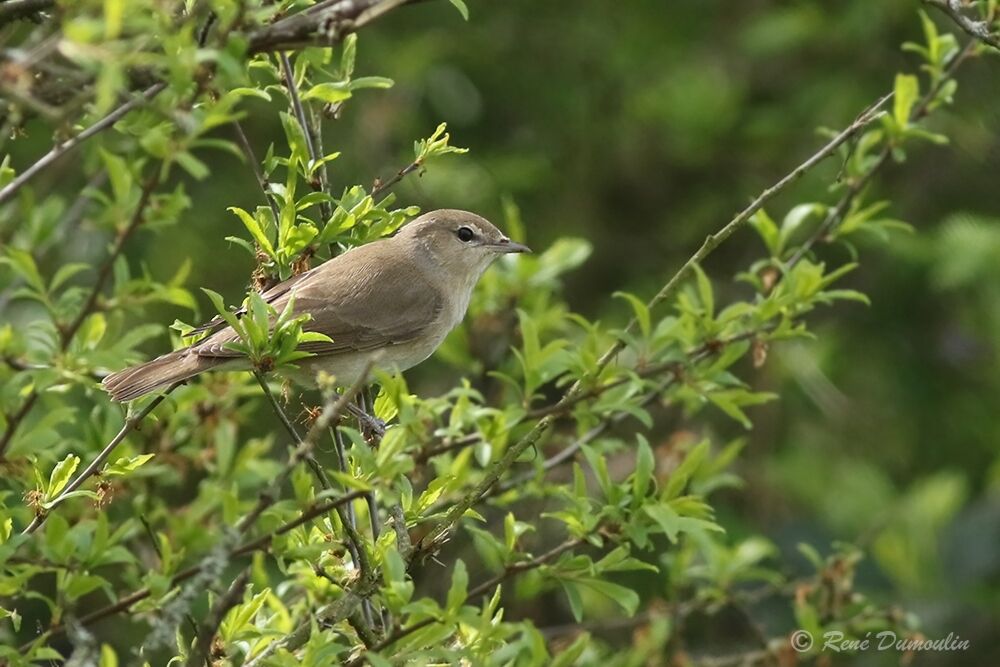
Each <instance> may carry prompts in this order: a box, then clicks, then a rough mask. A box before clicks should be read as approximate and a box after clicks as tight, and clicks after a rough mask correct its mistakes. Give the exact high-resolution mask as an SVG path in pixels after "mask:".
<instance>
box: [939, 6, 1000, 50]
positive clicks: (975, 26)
mask: <svg viewBox="0 0 1000 667" xmlns="http://www.w3.org/2000/svg"><path fill="white" fill-rule="evenodd" d="M923 2H924V4H926V5H930V6H931V7H935V8H937V9H939V10H941V11H942V12H944V13H945V14H947V15H948V17H949V18H950V19H951V20H952V21H953V22H954V23H955V25H957V26H958V27H959V28H961V29H962V30H964V31H965V32H966V34H968V35H969V36H971V37H973V38H975V39H977V40H979V41H980V42H982V43H983V44H986V45H988V46H992V47H993V48H994V49H997V50H1000V36H998V35H997V33H995V32H993V31H992V30H991V27H992V21H991V20H977V19H973V18H971V17H969V16H968V15H967V14H966V13H965V10H966V9H967V8H969V5H968V4H966V3H963V2H962V0H923ZM972 10H973V11H975V7H972Z"/></svg>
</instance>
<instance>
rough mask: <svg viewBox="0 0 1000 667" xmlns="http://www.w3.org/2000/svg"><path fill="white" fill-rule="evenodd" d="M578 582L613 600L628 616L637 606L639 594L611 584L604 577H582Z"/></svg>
mask: <svg viewBox="0 0 1000 667" xmlns="http://www.w3.org/2000/svg"><path fill="white" fill-rule="evenodd" d="M580 583H582V584H583V585H584V586H587V587H588V588H591V589H593V590H595V591H597V592H598V593H600V594H601V595H603V596H605V597H608V598H611V599H612V600H614V601H615V603H617V604H618V606H619V607H621V608H622V610H623V611H624V612H625V613H626V614H628V615H629V616H633V615H634V614H635V612H636V610H637V609H638V608H639V594H638V593H636V592H635V591H634V590H632V589H631V588H626V587H625V586H621V585H619V584H613V583H611V582H610V581H605V580H604V579H584V580H581V582H580Z"/></svg>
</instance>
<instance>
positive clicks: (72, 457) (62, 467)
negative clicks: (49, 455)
mask: <svg viewBox="0 0 1000 667" xmlns="http://www.w3.org/2000/svg"><path fill="white" fill-rule="evenodd" d="M79 465H80V457H79V456H77V455H76V454H69V455H68V456H67V457H66V458H64V459H63V460H62V461H60V462H59V463H57V464H56V467H55V468H53V469H52V473H51V474H50V475H49V484H48V488H47V489H46V490H45V496H46V499H48V500H51V499H52V498H55V497H56V496H57V495H59V493H60V492H61V491H62V490H63V489H64V488H66V485H67V484H69V480H70V478H71V477H72V476H73V473H74V472H76V468H77V466H79Z"/></svg>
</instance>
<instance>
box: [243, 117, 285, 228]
mask: <svg viewBox="0 0 1000 667" xmlns="http://www.w3.org/2000/svg"><path fill="white" fill-rule="evenodd" d="M233 130H235V132H236V140H237V142H238V143H239V145H240V149H241V150H242V151H243V156H244V158H246V161H247V164H248V165H250V168H251V169H252V170H253V175H254V178H256V179H257V184H258V185H259V186H260V189H261V192H263V193H264V201H265V202H267V205H268V206H270V207H271V213H272V214H273V215H274V222H275V224H277V223H278V220H280V219H281V212H280V211H279V210H278V205H277V204H276V203H275V202H274V197H273V196H272V195H271V188H270V183H269V182H268V180H267V176H265V175H264V172H263V171H262V170H261V168H260V163H259V162H257V156H256V155H255V154H254V152H253V147H252V146H251V145H250V140H249V139H248V138H247V135H246V132H244V131H243V125H242V124H241V123H240V121H238V120H234V121H233Z"/></svg>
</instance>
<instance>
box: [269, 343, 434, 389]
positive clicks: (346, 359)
mask: <svg viewBox="0 0 1000 667" xmlns="http://www.w3.org/2000/svg"><path fill="white" fill-rule="evenodd" d="M436 343H437V341H429V342H428V343H423V344H413V343H407V344H401V345H391V346H389V347H385V348H382V349H381V350H372V351H366V352H346V353H341V354H336V355H325V356H317V357H307V358H305V359H299V360H298V361H297V362H295V365H296V366H298V369H291V368H289V369H283V370H281V371H279V372H280V374H281V375H284V376H286V377H288V378H289V379H291V380H292V381H294V382H296V383H298V384H302V385H305V386H309V387H314V386H316V376H317V375H318V374H319V373H320V372H321V371H322V372H325V373H327V374H328V375H332V376H334V378H336V384H337V385H338V386H349V385H352V384H354V383H355V382H356V381H357V380H358V378H359V377H360V376H361V374H362V373H364V372H365V370H366V369H368V368H369V364H371V370H372V371H373V372H374V371H382V372H385V373H399V372H401V371H405V370H406V369H408V368H411V367H413V366H416V365H417V364H419V363H420V362H421V361H424V360H425V359H427V357H429V356H431V354H433V353H434V350H435V349H436V348H437V344H436Z"/></svg>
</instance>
